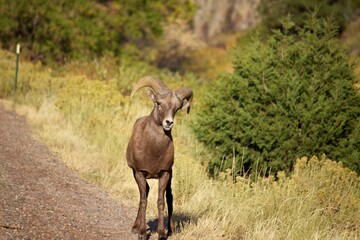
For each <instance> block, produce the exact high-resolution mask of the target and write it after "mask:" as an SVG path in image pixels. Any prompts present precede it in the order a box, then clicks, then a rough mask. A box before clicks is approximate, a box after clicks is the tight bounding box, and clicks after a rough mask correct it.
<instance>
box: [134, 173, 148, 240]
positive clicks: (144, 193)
mask: <svg viewBox="0 0 360 240" xmlns="http://www.w3.org/2000/svg"><path fill="white" fill-rule="evenodd" d="M133 174H134V178H135V180H136V183H137V185H138V188H139V192H140V203H139V210H138V214H137V217H136V220H135V223H134V225H133V227H132V229H131V231H132V232H133V233H138V234H139V239H146V216H145V214H146V206H147V197H148V194H149V190H150V187H149V184H148V183H147V182H146V178H145V176H144V175H143V173H142V172H136V171H133Z"/></svg>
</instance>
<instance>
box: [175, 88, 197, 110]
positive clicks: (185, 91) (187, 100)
mask: <svg viewBox="0 0 360 240" xmlns="http://www.w3.org/2000/svg"><path fill="white" fill-rule="evenodd" d="M176 95H177V96H178V98H180V100H181V101H183V106H182V109H186V112H187V113H189V112H190V107H191V102H192V99H193V91H192V90H191V89H190V88H180V89H178V90H176Z"/></svg>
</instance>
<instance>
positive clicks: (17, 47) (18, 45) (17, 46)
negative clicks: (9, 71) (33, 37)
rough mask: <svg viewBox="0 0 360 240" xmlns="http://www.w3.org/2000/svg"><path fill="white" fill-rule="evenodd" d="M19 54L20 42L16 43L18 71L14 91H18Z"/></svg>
mask: <svg viewBox="0 0 360 240" xmlns="http://www.w3.org/2000/svg"><path fill="white" fill-rule="evenodd" d="M19 54H20V44H19V43H18V44H16V72H15V84H14V92H15V93H16V89H17V81H18V72H19Z"/></svg>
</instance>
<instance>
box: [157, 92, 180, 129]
mask: <svg viewBox="0 0 360 240" xmlns="http://www.w3.org/2000/svg"><path fill="white" fill-rule="evenodd" d="M151 98H152V99H153V101H154V103H155V109H154V110H155V114H156V115H157V119H158V122H159V123H160V124H161V126H162V127H163V129H164V130H165V131H170V130H171V129H172V127H173V126H174V118H175V114H176V112H177V111H178V110H179V109H181V107H182V105H183V102H182V101H181V99H180V98H179V97H178V96H177V95H176V93H175V92H174V91H168V92H165V93H160V94H157V95H153V96H152V97H151Z"/></svg>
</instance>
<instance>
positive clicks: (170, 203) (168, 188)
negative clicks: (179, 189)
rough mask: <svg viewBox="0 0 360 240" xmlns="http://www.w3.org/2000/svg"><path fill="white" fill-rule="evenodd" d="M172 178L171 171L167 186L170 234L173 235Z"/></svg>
mask: <svg viewBox="0 0 360 240" xmlns="http://www.w3.org/2000/svg"><path fill="white" fill-rule="evenodd" d="M171 179H172V174H171V173H170V179H169V182H168V184H167V187H166V203H167V206H168V218H169V221H168V236H171V235H172V234H173V233H174V232H175V224H174V220H173V217H172V214H173V195H172V191H171Z"/></svg>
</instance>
